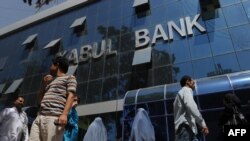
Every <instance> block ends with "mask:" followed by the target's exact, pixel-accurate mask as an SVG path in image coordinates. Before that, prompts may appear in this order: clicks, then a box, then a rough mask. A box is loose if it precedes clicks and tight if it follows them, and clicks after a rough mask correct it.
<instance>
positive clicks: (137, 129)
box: [129, 108, 155, 141]
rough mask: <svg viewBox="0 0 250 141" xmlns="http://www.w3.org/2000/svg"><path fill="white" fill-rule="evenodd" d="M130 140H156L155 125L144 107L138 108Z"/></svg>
mask: <svg viewBox="0 0 250 141" xmlns="http://www.w3.org/2000/svg"><path fill="white" fill-rule="evenodd" d="M129 141H155V132H154V127H153V125H152V123H151V121H150V118H149V116H148V113H147V111H145V110H144V109H143V108H139V109H138V110H137V113H136V116H135V119H134V121H133V125H132V129H131V134H130V138H129Z"/></svg>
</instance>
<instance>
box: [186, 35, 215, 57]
mask: <svg viewBox="0 0 250 141" xmlns="http://www.w3.org/2000/svg"><path fill="white" fill-rule="evenodd" d="M188 41H189V45H190V52H191V56H192V59H197V58H204V57H209V56H211V50H210V46H209V41H208V37H207V35H205V34H203V35H199V36H194V37H192V38H189V40H188Z"/></svg>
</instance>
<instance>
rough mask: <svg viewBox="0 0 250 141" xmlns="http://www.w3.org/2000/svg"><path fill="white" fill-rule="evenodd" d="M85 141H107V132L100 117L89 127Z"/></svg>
mask: <svg viewBox="0 0 250 141" xmlns="http://www.w3.org/2000/svg"><path fill="white" fill-rule="evenodd" d="M83 141H107V130H106V128H105V126H104V125H103V123H102V119H101V118H100V117H97V118H95V120H94V121H93V122H92V123H91V124H90V125H89V127H88V130H87V133H86V134H85V136H84V138H83Z"/></svg>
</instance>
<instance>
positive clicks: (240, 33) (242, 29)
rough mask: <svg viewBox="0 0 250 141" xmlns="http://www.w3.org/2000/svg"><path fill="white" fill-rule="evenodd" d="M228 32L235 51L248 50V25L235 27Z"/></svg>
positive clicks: (249, 38)
mask: <svg viewBox="0 0 250 141" xmlns="http://www.w3.org/2000/svg"><path fill="white" fill-rule="evenodd" d="M229 32H230V34H231V38H232V40H233V44H234V48H235V50H243V49H249V48H250V45H249V44H250V25H243V26H237V27H234V28H230V29H229Z"/></svg>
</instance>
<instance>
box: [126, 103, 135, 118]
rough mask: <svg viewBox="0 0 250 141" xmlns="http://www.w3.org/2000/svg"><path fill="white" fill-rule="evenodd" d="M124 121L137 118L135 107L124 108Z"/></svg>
mask: <svg viewBox="0 0 250 141" xmlns="http://www.w3.org/2000/svg"><path fill="white" fill-rule="evenodd" d="M123 117H124V119H132V118H134V117H135V105H128V106H124V109H123Z"/></svg>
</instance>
